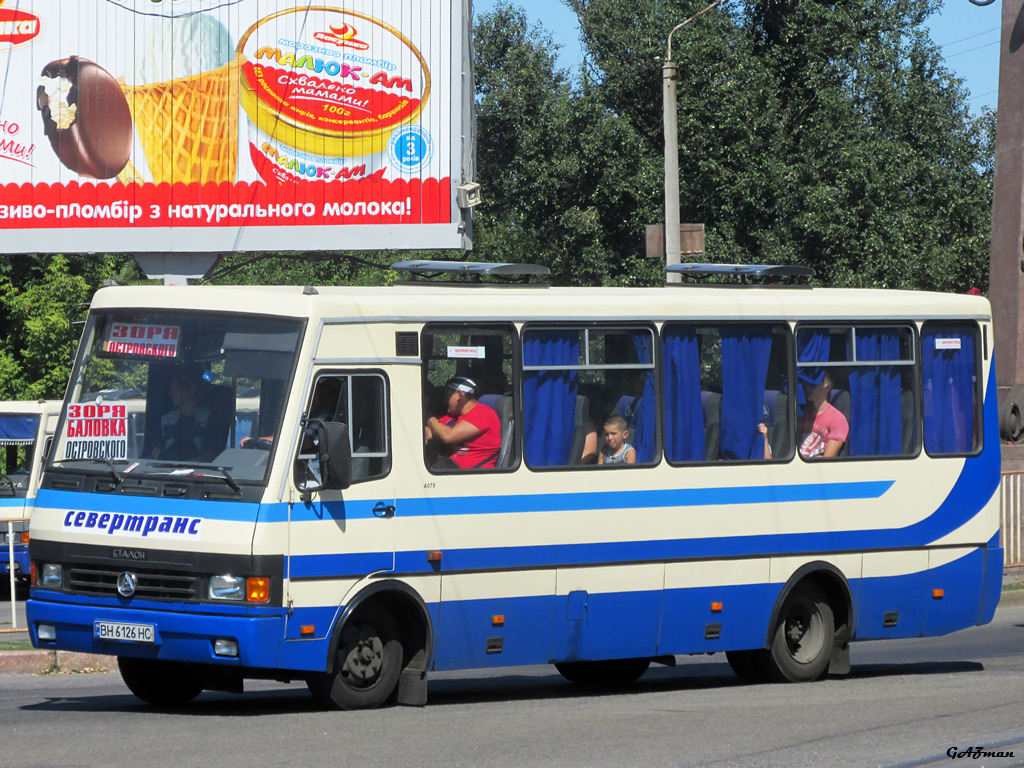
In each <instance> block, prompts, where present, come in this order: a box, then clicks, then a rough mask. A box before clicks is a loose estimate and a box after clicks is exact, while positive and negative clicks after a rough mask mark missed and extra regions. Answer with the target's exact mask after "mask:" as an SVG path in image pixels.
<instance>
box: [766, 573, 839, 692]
mask: <svg viewBox="0 0 1024 768" xmlns="http://www.w3.org/2000/svg"><path fill="white" fill-rule="evenodd" d="M834 643H835V618H834V616H833V614H832V606H830V605H829V603H828V598H827V597H826V596H825V593H824V592H823V591H822V589H821V587H819V586H818V585H817V584H814V583H811V582H808V583H804V584H801V585H799V586H797V587H796V588H794V589H793V591H792V592H790V594H789V596H788V597H787V598H786V601H785V603H783V605H782V610H781V611H780V612H779V619H778V623H777V624H776V625H775V632H774V633H773V635H772V644H771V648H770V649H769V651H768V663H767V665H766V666H767V672H768V674H769V677H770V678H771V679H773V680H775V681H777V682H784V681H789V682H792V683H806V682H811V681H812V680H817V679H818V678H820V677H821V676H822V675H824V674H825V671H826V670H827V669H828V663H829V659H830V658H831V656H832V646H833V644H834Z"/></svg>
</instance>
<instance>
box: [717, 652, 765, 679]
mask: <svg viewBox="0 0 1024 768" xmlns="http://www.w3.org/2000/svg"><path fill="white" fill-rule="evenodd" d="M725 658H726V660H727V661H728V662H729V666H730V667H732V671H733V672H735V673H736V677H738V678H739V679H740V680H742V681H743V682H745V683H764V682H766V681H767V680H768V651H767V650H765V649H764V648H758V649H756V650H752V651H726V652H725Z"/></svg>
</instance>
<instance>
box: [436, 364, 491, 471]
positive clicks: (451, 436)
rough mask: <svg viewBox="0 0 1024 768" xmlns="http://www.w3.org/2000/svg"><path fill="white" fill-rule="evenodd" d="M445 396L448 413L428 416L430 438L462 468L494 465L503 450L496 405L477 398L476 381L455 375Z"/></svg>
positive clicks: (485, 467)
mask: <svg viewBox="0 0 1024 768" xmlns="http://www.w3.org/2000/svg"><path fill="white" fill-rule="evenodd" d="M444 399H445V406H446V407H447V409H448V416H447V417H445V418H444V419H443V420H442V419H437V418H434V417H433V416H431V417H430V419H428V420H427V426H426V428H425V430H424V433H425V436H426V439H427V442H430V441H431V440H434V441H436V442H438V443H440V447H441V449H442V453H444V452H448V455H449V458H450V459H451V460H452V461H453V462H454V463H455V465H456V466H457V467H458V468H459V469H493V468H494V467H495V466H496V464H497V459H498V452H499V451H500V450H501V423H500V421H499V420H498V414H496V413H495V412H494V409H493V408H490V407H488V406H486V405H484V404H483V403H481V402H479V401H477V399H476V382H475V381H473V380H472V379H470V378H467V377H466V376H455V377H454V378H452V379H450V380H449V381H448V383H447V384H446V385H445V392H444ZM454 468H455V467H452V469H454Z"/></svg>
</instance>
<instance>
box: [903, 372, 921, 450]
mask: <svg viewBox="0 0 1024 768" xmlns="http://www.w3.org/2000/svg"><path fill="white" fill-rule="evenodd" d="M900 424H901V426H902V433H903V441H902V446H901V447H902V449H903V455H904V456H909V455H910V454H912V453H913V452H914V448H915V447H916V445H915V444H916V443H917V418H916V417H915V414H914V393H913V391H912V390H909V389H904V390H903V391H902V392H901V393H900Z"/></svg>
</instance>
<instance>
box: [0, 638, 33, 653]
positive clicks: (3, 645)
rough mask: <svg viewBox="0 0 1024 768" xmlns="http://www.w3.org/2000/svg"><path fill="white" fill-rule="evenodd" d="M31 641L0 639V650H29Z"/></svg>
mask: <svg viewBox="0 0 1024 768" xmlns="http://www.w3.org/2000/svg"><path fill="white" fill-rule="evenodd" d="M31 650H32V643H31V642H29V641H28V640H0V651H31Z"/></svg>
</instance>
